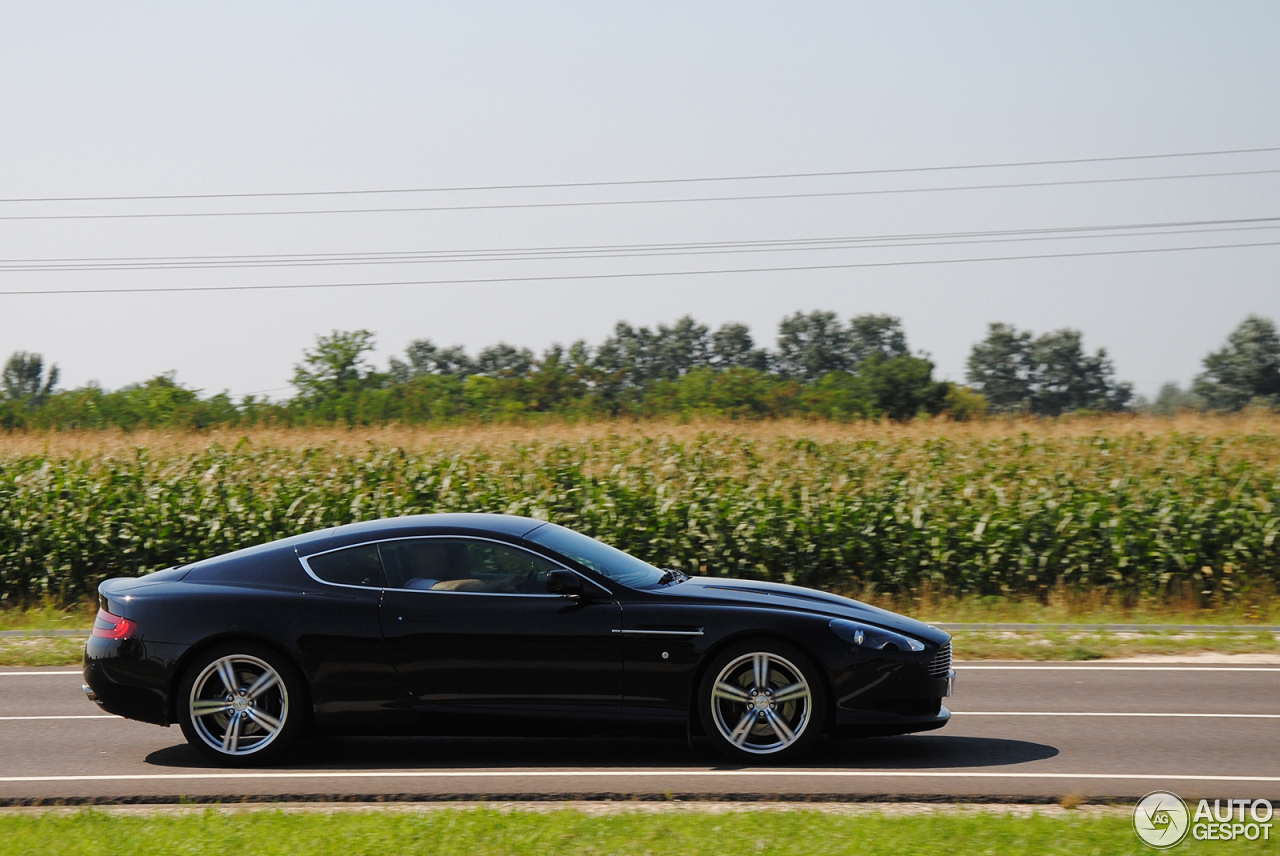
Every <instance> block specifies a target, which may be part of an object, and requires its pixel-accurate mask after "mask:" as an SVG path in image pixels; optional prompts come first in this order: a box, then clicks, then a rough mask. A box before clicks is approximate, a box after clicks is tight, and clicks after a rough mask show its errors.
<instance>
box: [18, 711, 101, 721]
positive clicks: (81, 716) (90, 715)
mask: <svg viewBox="0 0 1280 856" xmlns="http://www.w3.org/2000/svg"><path fill="white" fill-rule="evenodd" d="M17 719H120V717H118V716H112V715H111V714H109V713H85V714H76V715H64V716H0V722H12V721H14V720H17Z"/></svg>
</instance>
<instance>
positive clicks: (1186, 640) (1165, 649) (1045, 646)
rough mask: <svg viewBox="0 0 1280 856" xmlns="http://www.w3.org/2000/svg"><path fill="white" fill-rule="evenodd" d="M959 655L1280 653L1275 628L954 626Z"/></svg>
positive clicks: (1043, 657) (1010, 657) (1113, 656)
mask: <svg viewBox="0 0 1280 856" xmlns="http://www.w3.org/2000/svg"><path fill="white" fill-rule="evenodd" d="M952 638H953V639H954V640H955V642H954V648H955V656H956V657H957V658H958V659H961V660H1109V659H1116V658H1123V657H1145V656H1160V655H1194V654H1210V653H1211V654H1280V636H1277V635H1276V634H1275V633H1268V632H1262V631H1259V632H1256V633H1172V632H1165V633H1102V632H1096V633H1094V632H1078V633H1077V632H1070V631H1064V632H1037V633H1026V632H1020V633H999V632H977V631H970V630H962V631H957V632H955V633H953V634H952Z"/></svg>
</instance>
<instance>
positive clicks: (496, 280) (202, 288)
mask: <svg viewBox="0 0 1280 856" xmlns="http://www.w3.org/2000/svg"><path fill="white" fill-rule="evenodd" d="M1275 246H1280V241H1259V242H1254V243H1238V244H1209V245H1202V246H1195V247H1149V248H1143V249H1131V250H1090V251H1086V252H1077V253H1041V254H1036V255H1015V256H983V257H977V258H958V259H913V260H906V261H888V262H852V263H847V264H829V265H788V266H783V267H757V268H721V269H717V270H683V271H645V272H639V271H637V272H628V273H596V274H566V275H557V276H504V277H484V278H475V279H434V280H398V281H391V282H334V283H321V282H311V283H282V284H278V285H196V286H162V287H158V288H137V287H132V286H128V287H121V288H58V289H23V290H13V291H0V297H6V296H19V295H28V296H34V295H63V294H79V295H86V294H175V293H197V292H211V291H294V290H302V289H321V288H381V287H385V286H402V285H488V284H501V283H516V282H523V283H534V282H570V281H576V280H610V279H641V278H651V277H667V276H717V275H723V274H744V273H785V272H793V271H810V270H851V269H855V268H886V267H909V266H919V265H942V264H969V263H973V262H1004V261H1031V260H1037V259H1067V258H1086V257H1097V256H1128V255H1145V254H1151V253H1177V252H1194V251H1199V250H1228V249H1244V248H1248V247H1275Z"/></svg>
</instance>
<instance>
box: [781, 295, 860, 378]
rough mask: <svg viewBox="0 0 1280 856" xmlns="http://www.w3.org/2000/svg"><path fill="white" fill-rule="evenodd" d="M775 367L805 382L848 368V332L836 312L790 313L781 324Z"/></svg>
mask: <svg viewBox="0 0 1280 856" xmlns="http://www.w3.org/2000/svg"><path fill="white" fill-rule="evenodd" d="M774 367H775V369H776V370H777V372H778V374H780V375H782V376H783V377H787V378H796V379H797V380H803V381H816V380H818V379H819V378H821V377H823V376H824V375H826V374H829V373H830V372H835V371H849V370H851V369H852V368H853V365H852V360H851V359H850V355H849V333H848V331H847V330H845V328H844V326H843V325H842V324H841V323H840V319H839V318H837V317H836V314H835V313H834V312H810V313H809V314H807V315H806V314H804V313H802V312H797V313H796V314H794V315H789V316H787V317H786V318H783V319H782V323H781V324H779V325H778V350H777V353H776V354H775V356H774Z"/></svg>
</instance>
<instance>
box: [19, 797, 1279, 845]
mask: <svg viewBox="0 0 1280 856" xmlns="http://www.w3.org/2000/svg"><path fill="white" fill-rule="evenodd" d="M121 842H128V844H127V848H126V849H127V850H128V852H129V853H130V854H131V856H146V854H163V856H173V854H202V853H225V852H228V851H230V852H241V851H245V852H252V853H254V854H255V856H270V854H277V853H278V854H293V853H308V854H311V856H324V854H329V853H333V854H340V856H356V854H365V853H370V854H386V853H397V854H402V853H403V854H410V853H430V854H433V856H448V855H449V854H466V855H467V856H474V854H512V856H514V854H524V853H528V854H538V856H543V854H553V853H554V854H653V853H681V854H686V856H695V855H696V854H704V853H705V854H714V855H715V856H723V854H725V853H751V854H754V853H776V854H824V853H851V854H853V853H856V854H860V856H869V854H878V853H883V854H893V856H909V855H910V854H917V853H918V854H928V856H936V854H938V853H959V854H1005V853H1038V854H1057V853H1064V854H1065V853H1090V854H1093V853H1107V854H1112V856H1119V854H1128V853H1133V854H1137V853H1146V852H1150V851H1149V850H1147V848H1146V847H1145V846H1144V845H1143V844H1142V843H1141V842H1139V840H1138V838H1137V837H1136V836H1135V835H1134V833H1133V828H1132V826H1131V823H1130V821H1129V819H1128V818H1125V817H1105V816H1104V817H1087V816H1078V817H1044V816H1040V815H1033V816H1031V817H1029V818H1020V817H1013V816H1010V815H991V814H986V813H978V812H972V813H970V812H964V811H960V812H954V811H949V812H938V813H934V814H928V815H924V816H915V817H892V816H885V815H881V814H870V815H863V816H857V817H842V816H837V815H831V814H823V813H819V812H813V811H773V810H763V811H741V812H733V813H730V814H720V813H714V814H713V813H693V812H668V813H658V814H654V813H644V814H641V813H627V812H623V813H619V814H613V815H607V816H589V815H587V814H583V813H581V812H577V811H570V810H565V811H558V812H554V813H542V812H537V813H535V812H521V811H515V812H510V813H504V812H499V811H494V810H492V809H468V810H459V809H434V810H430V811H425V812H421V813H415V814H400V813H355V812H342V811H335V812H333V813H329V814H322V815H317V814H310V815H297V814H285V813H283V812H279V811H269V810H268V811H254V812H246V813H234V814H224V813H219V812H215V811H212V810H210V811H206V812H203V813H201V814H196V815H191V816H186V817H165V816H160V815H156V816H151V817H136V816H110V815H108V814H105V813H102V812H95V811H92V810H85V811H82V812H78V813H76V814H73V815H64V816H59V815H56V814H45V815H36V816H31V815H15V816H8V817H0V852H4V853H5V854H6V855H7V856H28V854H41V856H45V854H61V853H68V854H70V853H74V854H78V856H79V854H98V853H101V854H103V856H107V854H115V853H118V852H119V851H120V849H121ZM1215 847H1216V848H1217V849H1218V850H1220V849H1221V848H1222V845H1221V844H1208V843H1205V842H1195V841H1191V840H1190V839H1188V840H1187V841H1186V842H1185V843H1184V844H1182V845H1181V846H1180V847H1179V852H1187V853H1199V852H1206V853H1207V852H1210V851H1214V852H1217V851H1216V850H1214V848H1215ZM1230 847H1231V850H1232V852H1233V853H1261V852H1264V851H1269V850H1270V849H1272V848H1274V842H1262V841H1256V842H1249V841H1245V840H1240V841H1235V842H1232V844H1231V845H1230Z"/></svg>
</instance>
